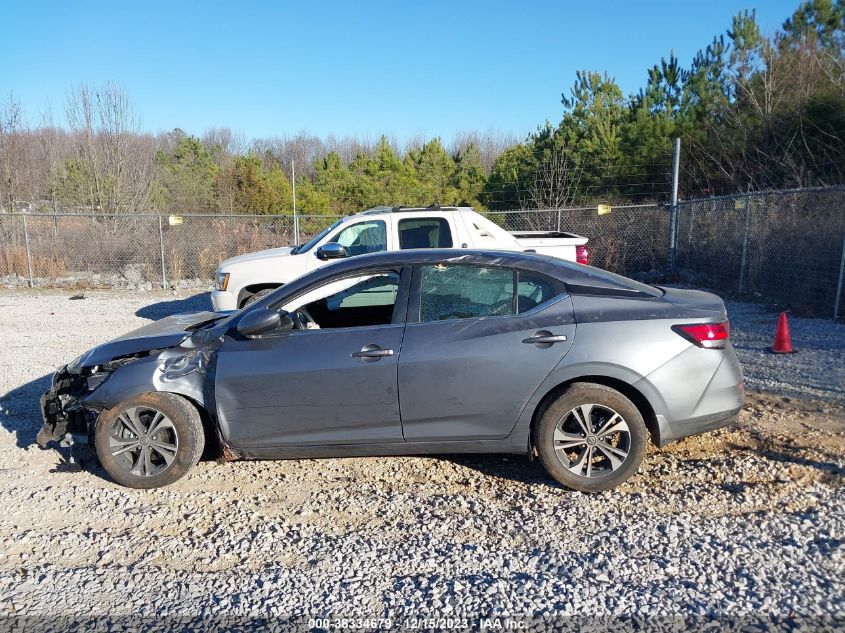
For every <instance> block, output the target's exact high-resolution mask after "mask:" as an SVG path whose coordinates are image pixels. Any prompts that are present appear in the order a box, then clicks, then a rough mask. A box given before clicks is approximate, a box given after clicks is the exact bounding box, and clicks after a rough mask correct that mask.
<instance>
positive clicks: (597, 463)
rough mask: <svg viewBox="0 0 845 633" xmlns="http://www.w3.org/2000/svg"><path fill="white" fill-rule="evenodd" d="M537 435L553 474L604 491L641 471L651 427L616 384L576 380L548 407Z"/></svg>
mask: <svg viewBox="0 0 845 633" xmlns="http://www.w3.org/2000/svg"><path fill="white" fill-rule="evenodd" d="M533 439H534V446H535V447H536V448H537V453H538V454H539V457H540V461H541V462H542V464H543V466H544V467H545V468H546V470H547V471H548V472H549V474H550V475H551V476H552V477H554V478H555V479H557V480H558V481H559V482H560V483H562V484H563V485H564V486H566V487H567V488H571V489H573V490H578V491H581V492H600V491H602V490H608V489H610V488H615V487H616V486H618V485H619V484H621V483H622V482H624V481H625V480H627V479H628V478H629V477H631V476H632V475H633V474H634V473H636V472H637V469H638V468H639V466H640V462H642V459H643V456H644V455H645V450H646V443H647V442H648V431H647V429H646V427H645V423H644V422H643V416H642V414H641V413H640V412H639V410H638V409H637V407H636V406H635V405H634V403H632V402H631V401H630V400H629V399H628V398H626V397H625V396H624V395H622V394H621V393H619V392H618V391H616V390H615V389H611V388H610V387H606V386H604V385H597V384H592V383H575V384H573V385H572V386H571V387H569V388H568V389H567V390H566V391H565V392H564V393H563V394H562V395H561V396H560V397H559V398H558V399H557V400H555V401H554V402H553V403H552V404H551V406H549V407H548V409H546V411H545V412H544V413H543V416H542V418H541V419H540V422H539V424H538V425H537V427H536V428H535V429H534V438H533Z"/></svg>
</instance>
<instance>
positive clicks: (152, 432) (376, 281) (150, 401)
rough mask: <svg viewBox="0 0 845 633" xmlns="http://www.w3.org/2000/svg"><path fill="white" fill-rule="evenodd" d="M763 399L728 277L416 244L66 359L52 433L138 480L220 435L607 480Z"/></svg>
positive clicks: (244, 442) (184, 460) (269, 448)
mask: <svg viewBox="0 0 845 633" xmlns="http://www.w3.org/2000/svg"><path fill="white" fill-rule="evenodd" d="M341 255H342V253H341ZM743 398H744V393H743V378H742V373H741V371H740V367H739V363H738V362H737V358H736V355H735V354H734V351H733V349H732V347H731V344H730V340H729V329H728V322H727V315H726V312H725V306H724V303H723V302H722V300H721V299H719V298H718V297H716V296H714V295H712V294H708V293H705V292H699V291H694V290H677V289H672V288H659V287H654V286H648V285H645V284H641V283H638V282H636V281H633V280H631V279H627V278H625V277H620V276H618V275H614V274H612V273H608V272H606V271H602V270H599V269H596V268H591V267H589V266H582V265H579V264H573V263H570V262H565V261H562V260H558V259H553V258H548V257H542V256H538V255H532V254H528V253H502V252H476V251H463V252H460V253H456V252H455V251H454V250H449V251H438V250H425V251H405V252H398V253H379V254H374V255H365V256H361V257H355V258H351V259H340V260H338V261H337V262H335V263H333V264H331V265H329V266H326V267H324V268H321V269H319V270H317V271H315V272H313V273H310V274H308V275H305V276H304V277H301V278H300V279H298V280H296V281H294V282H293V283H290V284H288V285H286V286H284V287H282V288H279V289H278V290H276V291H275V292H273V293H272V294H270V295H268V296H267V297H264V298H263V299H262V300H260V301H258V302H257V303H254V304H252V305H250V306H249V307H247V308H245V309H243V310H240V311H238V312H233V313H214V312H202V313H197V314H185V315H176V316H172V317H168V318H166V319H162V320H161V321H158V322H155V323H152V324H150V325H147V326H145V327H142V328H141V329H139V330H135V331H134V332H131V333H129V334H126V335H124V336H122V337H120V338H118V339H115V340H113V341H111V342H108V343H105V344H103V345H100V346H99V347H96V348H94V349H92V350H90V351H88V352H86V353H85V354H83V355H82V356H81V357H79V358H77V359H76V360H74V361H73V362H71V363H70V364H68V365H67V366H65V367H62V368H61V369H59V370H58V371H57V372H56V374H55V376H54V379H53V387H52V388H51V389H50V390H49V391H48V392H47V393H46V394H44V396H43V398H42V409H43V414H44V420H45V422H44V428H43V429H42V431H41V433H40V434H39V438H38V439H39V443H40V444H41V445H42V446H43V445H46V444H47V443H48V442H50V441H52V440H57V439H61V438H65V439H66V440H70V439H75V440H76V441H77V442H88V443H92V444H93V445H94V448H95V449H96V452H97V455H98V457H99V460H100V462H101V463H102V465H103V467H104V468H105V470H106V471H107V472H108V473H109V475H111V476H112V477H113V478H114V479H115V480H116V481H118V482H120V483H121V484H124V485H126V486H132V487H136V488H153V487H157V486H163V485H167V484H169V483H172V482H174V481H176V480H177V479H179V478H180V477H182V476H184V475H185V474H186V473H187V472H188V471H189V470H190V469H191V468H192V467H193V466H194V465H195V464H196V463H197V461H198V460H199V458H200V456H201V454H202V453H203V449H204V446H206V445H208V446H209V447H212V448H214V449H215V450H216V452H217V454H218V455H219V456H220V457H221V458H222V459H225V460H230V459H261V458H273V459H275V458H305V457H320V456H335V457H336V456H353V455H412V454H413V455H422V454H437V453H521V454H528V455H532V456H536V457H538V458H539V459H540V461H541V462H542V463H543V465H544V466H545V467H546V469H547V470H548V472H549V474H550V475H551V476H552V477H554V478H555V479H556V480H558V481H559V482H560V483H562V484H563V485H565V486H567V487H569V488H573V489H576V490H581V491H586V492H594V491H600V490H605V489H608V488H611V487H614V486H616V485H618V484H620V483H621V482H623V481H625V480H626V479H628V478H629V477H631V476H632V475H633V474H634V473H636V471H637V469H638V467H639V465H640V462H641V460H642V458H643V455H644V454H645V451H646V445H647V443H648V442H649V441H651V442H653V443H654V444H656V445H657V446H663V445H664V444H666V443H667V442H670V441H672V440H675V439H678V438H681V437H684V436H687V435H691V434H694V433H701V432H704V431H707V430H710V429H714V428H717V427H719V426H723V425H725V424H728V423H730V422H732V421H733V420H735V419H736V416H737V414H738V412H739V410H740V408H741V407H742V404H743Z"/></svg>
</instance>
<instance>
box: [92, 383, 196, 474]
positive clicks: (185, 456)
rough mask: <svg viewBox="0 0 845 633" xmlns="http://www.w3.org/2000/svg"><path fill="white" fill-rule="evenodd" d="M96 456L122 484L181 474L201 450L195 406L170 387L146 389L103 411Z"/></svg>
mask: <svg viewBox="0 0 845 633" xmlns="http://www.w3.org/2000/svg"><path fill="white" fill-rule="evenodd" d="M94 444H95V447H96V450H97V457H99V459H100V463H101V464H102V465H103V468H105V469H106V472H108V474H109V475H111V477H112V478H113V479H114V480H115V481H117V482H118V483H120V484H123V485H124V486H128V487H130V488H158V487H159V486H167V485H168V484H172V483H173V482H174V481H176V480H177V479H181V478H182V477H184V476H185V474H187V472H188V471H189V470H190V469H191V468H193V467H194V466H195V465H196V464H197V462H198V461H199V458H200V455H202V451H203V447H204V446H205V433H204V430H203V426H202V420H201V419H200V415H199V412H198V411H197V410H196V408H195V407H194V406H193V405H192V404H191V403H190V402H188V401H187V400H185V399H184V398H182V397H180V396H177V395H174V394H170V393H145V394H141V395H139V396H135V397H132V398H129V399H128V400H125V401H123V402H121V403H120V404H119V405H117V406H116V407H113V408H111V409H109V410H107V411H104V412H103V413H101V414H100V417H99V418H98V419H97V423H96V426H95V429H94Z"/></svg>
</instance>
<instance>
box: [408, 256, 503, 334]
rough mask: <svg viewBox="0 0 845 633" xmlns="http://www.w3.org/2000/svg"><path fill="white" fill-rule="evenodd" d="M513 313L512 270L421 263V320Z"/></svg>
mask: <svg viewBox="0 0 845 633" xmlns="http://www.w3.org/2000/svg"><path fill="white" fill-rule="evenodd" d="M513 313H514V273H513V271H512V270H509V269H506V268H493V267H483V266H461V265H458V266H447V265H445V264H437V265H434V266H422V268H421V271H420V321H421V322H426V321H445V320H447V319H472V318H476V317H489V316H505V315H510V314H513Z"/></svg>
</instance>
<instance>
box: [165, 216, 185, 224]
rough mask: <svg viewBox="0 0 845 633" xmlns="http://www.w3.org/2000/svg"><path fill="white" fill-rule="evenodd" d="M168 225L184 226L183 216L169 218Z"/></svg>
mask: <svg viewBox="0 0 845 633" xmlns="http://www.w3.org/2000/svg"><path fill="white" fill-rule="evenodd" d="M167 223H168V224H169V225H170V226H176V225H177V224H182V216H181V215H171V216H168V218H167Z"/></svg>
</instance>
